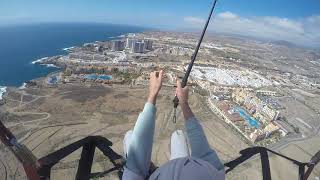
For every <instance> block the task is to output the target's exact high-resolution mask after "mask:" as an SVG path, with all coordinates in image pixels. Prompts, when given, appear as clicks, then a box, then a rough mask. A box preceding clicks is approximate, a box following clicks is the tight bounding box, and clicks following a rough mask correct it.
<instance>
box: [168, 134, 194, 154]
mask: <svg viewBox="0 0 320 180" xmlns="http://www.w3.org/2000/svg"><path fill="white" fill-rule="evenodd" d="M189 155H190V154H189V149H188V145H187V139H186V137H185V136H184V134H183V131H182V130H176V131H174V132H173V133H172V135H171V157H170V160H172V159H177V158H182V157H187V156H189Z"/></svg>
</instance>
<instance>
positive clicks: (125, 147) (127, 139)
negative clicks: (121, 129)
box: [123, 129, 133, 157]
mask: <svg viewBox="0 0 320 180" xmlns="http://www.w3.org/2000/svg"><path fill="white" fill-rule="evenodd" d="M132 133H133V130H132V129H131V130H129V131H127V132H126V134H125V135H124V139H123V154H124V156H125V157H127V155H128V152H129V146H130V144H131V137H132Z"/></svg>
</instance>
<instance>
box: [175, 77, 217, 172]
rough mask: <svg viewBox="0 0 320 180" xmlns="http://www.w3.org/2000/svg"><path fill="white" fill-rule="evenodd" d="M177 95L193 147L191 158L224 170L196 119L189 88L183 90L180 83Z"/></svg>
mask: <svg viewBox="0 0 320 180" xmlns="http://www.w3.org/2000/svg"><path fill="white" fill-rule="evenodd" d="M176 95H177V96H178V99H179V104H180V106H181V110H182V113H183V116H184V118H185V126H186V131H187V136H188V139H189V142H190V146H191V156H192V157H196V158H199V159H202V160H205V161H207V162H209V163H210V164H211V165H213V166H214V167H215V168H217V169H218V170H221V169H223V165H222V163H221V161H220V159H219V157H218V156H217V153H216V152H215V151H214V150H213V149H211V148H210V146H209V143H208V140H207V138H206V135H205V133H204V131H203V129H202V126H201V125H200V123H199V121H198V120H197V119H196V118H195V116H194V114H193V112H192V110H191V108H190V106H189V103H188V87H185V88H181V85H180V82H178V83H177V90H176Z"/></svg>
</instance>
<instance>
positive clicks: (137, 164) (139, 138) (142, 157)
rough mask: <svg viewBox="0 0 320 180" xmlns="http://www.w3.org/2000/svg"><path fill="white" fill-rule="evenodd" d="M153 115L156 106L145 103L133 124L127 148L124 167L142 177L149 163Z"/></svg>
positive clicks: (153, 122) (153, 127) (153, 126)
mask: <svg viewBox="0 0 320 180" xmlns="http://www.w3.org/2000/svg"><path fill="white" fill-rule="evenodd" d="M155 115H156V107H155V106H154V105H153V104H151V103H146V104H145V106H144V109H143V111H142V113H140V115H139V117H138V120H137V122H136V124H135V126H134V129H133V132H132V137H131V144H130V147H129V150H128V157H127V162H126V168H128V169H129V170H131V171H132V172H134V173H136V174H137V175H141V176H143V177H146V176H147V175H148V171H149V167H150V163H151V153H152V144H153V136H154V129H155Z"/></svg>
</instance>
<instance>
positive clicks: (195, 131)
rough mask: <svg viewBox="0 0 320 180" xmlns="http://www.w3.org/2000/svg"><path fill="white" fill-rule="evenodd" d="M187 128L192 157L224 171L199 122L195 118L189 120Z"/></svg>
mask: <svg viewBox="0 0 320 180" xmlns="http://www.w3.org/2000/svg"><path fill="white" fill-rule="evenodd" d="M185 126H186V130H187V136H188V139H189V143H190V146H191V156H192V157H196V158H199V159H202V160H205V161H207V162H209V163H210V164H211V165H213V166H214V167H215V168H217V169H218V170H221V169H223V164H222V163H221V161H220V159H219V157H218V155H217V153H216V152H215V151H214V150H213V149H211V148H210V146H209V143H208V140H207V138H206V136H205V134H204V131H203V129H202V126H201V125H200V123H199V121H198V120H197V119H196V118H195V117H192V118H189V119H188V120H186V121H185Z"/></svg>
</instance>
